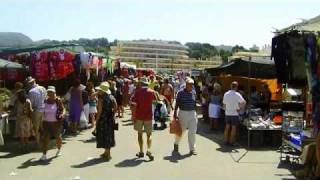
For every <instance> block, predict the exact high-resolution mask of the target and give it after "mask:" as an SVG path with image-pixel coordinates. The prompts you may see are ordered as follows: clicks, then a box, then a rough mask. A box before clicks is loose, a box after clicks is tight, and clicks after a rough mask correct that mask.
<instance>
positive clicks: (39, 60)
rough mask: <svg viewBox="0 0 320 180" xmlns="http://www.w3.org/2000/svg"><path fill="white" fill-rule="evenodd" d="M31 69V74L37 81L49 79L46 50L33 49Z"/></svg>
mask: <svg viewBox="0 0 320 180" xmlns="http://www.w3.org/2000/svg"><path fill="white" fill-rule="evenodd" d="M31 71H32V76H33V77H35V78H36V79H37V80H38V81H48V80H49V79H50V76H49V67H48V54H47V52H45V51H41V52H36V51H35V52H32V53H31Z"/></svg>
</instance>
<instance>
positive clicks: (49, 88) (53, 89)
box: [47, 86, 56, 93]
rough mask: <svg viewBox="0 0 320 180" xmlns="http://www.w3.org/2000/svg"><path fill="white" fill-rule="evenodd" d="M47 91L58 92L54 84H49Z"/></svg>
mask: <svg viewBox="0 0 320 180" xmlns="http://www.w3.org/2000/svg"><path fill="white" fill-rule="evenodd" d="M47 92H53V93H56V88H55V87H54V86H48V89H47Z"/></svg>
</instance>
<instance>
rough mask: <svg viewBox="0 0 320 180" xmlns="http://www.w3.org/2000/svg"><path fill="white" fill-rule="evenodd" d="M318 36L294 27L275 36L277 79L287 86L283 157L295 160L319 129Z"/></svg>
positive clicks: (284, 99)
mask: <svg viewBox="0 0 320 180" xmlns="http://www.w3.org/2000/svg"><path fill="white" fill-rule="evenodd" d="M317 39H319V35H318V33H316V32H313V31H305V30H298V29H295V28H294V27H293V28H292V29H287V30H284V31H282V32H278V33H277V34H276V36H275V37H274V38H273V39H272V57H273V59H274V61H275V65H276V70H277V79H278V81H279V83H281V84H283V86H284V87H285V88H284V95H283V97H282V101H283V103H282V112H283V136H282V146H281V149H280V150H281V157H280V159H281V160H296V159H297V157H298V155H300V154H301V151H302V149H303V148H304V146H305V145H306V142H312V141H313V142H315V139H314V137H315V135H316V134H317V133H318V128H319V117H320V116H319V112H320V109H319V104H320V103H319V102H320V93H319V92H320V80H319V79H320V78H319V74H320V69H319V63H318V61H319V58H320V57H319V56H318V53H319V50H320V49H319V46H320V44H319V42H320V41H318V40H317ZM297 92H299V93H297ZM297 94H298V95H297ZM288 104H290V106H288ZM312 139H313V140H312Z"/></svg>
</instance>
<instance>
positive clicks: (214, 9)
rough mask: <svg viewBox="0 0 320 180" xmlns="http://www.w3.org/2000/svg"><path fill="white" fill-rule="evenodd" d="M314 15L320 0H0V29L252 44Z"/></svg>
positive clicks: (36, 36) (62, 36) (53, 35)
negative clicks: (277, 30)
mask: <svg viewBox="0 0 320 180" xmlns="http://www.w3.org/2000/svg"><path fill="white" fill-rule="evenodd" d="M318 15H320V0H1V5H0V23H1V26H0V31H2V32H22V33H24V34H26V35H28V36H30V37H31V38H32V39H33V40H40V39H56V40H70V39H78V38H80V37H84V38H98V37H106V38H108V39H109V40H111V41H112V40H114V39H119V40H132V39H146V38H150V39H162V40H177V41H180V42H182V43H185V42H207V43H211V44H214V45H220V44H226V45H235V44H240V45H244V46H246V47H251V46H252V45H253V44H257V45H259V46H261V45H264V44H268V43H269V44H270V41H271V38H272V36H273V34H272V31H273V30H274V29H273V28H280V29H281V28H284V27H286V26H289V25H291V24H293V23H297V22H300V21H301V18H302V19H308V18H312V17H315V16H318Z"/></svg>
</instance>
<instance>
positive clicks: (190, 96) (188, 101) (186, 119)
mask: <svg viewBox="0 0 320 180" xmlns="http://www.w3.org/2000/svg"><path fill="white" fill-rule="evenodd" d="M193 85H194V81H193V80H192V79H191V78H187V79H186V86H185V88H184V89H183V90H181V91H179V92H178V95H177V100H176V105H175V108H174V118H176V119H178V120H179V122H180V125H181V129H182V134H183V133H184V132H185V131H186V130H187V129H188V141H189V149H190V154H191V155H197V153H196V151H195V141H196V132H197V125H198V119H197V113H196V93H195V91H194V90H193ZM178 109H179V114H178V116H177V110H178ZM180 141H181V137H179V136H176V139H175V143H174V151H175V152H178V151H179V143H180Z"/></svg>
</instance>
